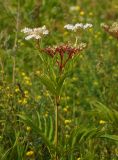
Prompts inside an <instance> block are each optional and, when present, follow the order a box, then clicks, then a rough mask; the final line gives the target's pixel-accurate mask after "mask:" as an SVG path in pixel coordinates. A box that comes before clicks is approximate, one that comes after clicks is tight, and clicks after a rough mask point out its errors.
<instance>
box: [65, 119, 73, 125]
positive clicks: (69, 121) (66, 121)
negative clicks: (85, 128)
mask: <svg viewBox="0 0 118 160" xmlns="http://www.w3.org/2000/svg"><path fill="white" fill-rule="evenodd" d="M71 122H72V121H71V120H69V119H66V120H65V121H64V123H65V125H67V124H70V123H71Z"/></svg>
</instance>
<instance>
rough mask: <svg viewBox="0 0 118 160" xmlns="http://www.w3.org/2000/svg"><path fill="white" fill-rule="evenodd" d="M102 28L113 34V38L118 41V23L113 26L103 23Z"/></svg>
mask: <svg viewBox="0 0 118 160" xmlns="http://www.w3.org/2000/svg"><path fill="white" fill-rule="evenodd" d="M101 27H102V28H104V30H105V31H106V32H108V33H109V34H111V35H112V36H113V37H115V38H117V39H118V22H114V23H113V24H112V25H111V26H110V25H107V24H104V23H102V24H101Z"/></svg>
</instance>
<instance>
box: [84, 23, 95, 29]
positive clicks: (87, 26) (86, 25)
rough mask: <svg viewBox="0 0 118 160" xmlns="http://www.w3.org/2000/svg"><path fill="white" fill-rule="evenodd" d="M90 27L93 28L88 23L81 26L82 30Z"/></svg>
mask: <svg viewBox="0 0 118 160" xmlns="http://www.w3.org/2000/svg"><path fill="white" fill-rule="evenodd" d="M91 27H93V25H92V24H90V23H86V24H85V25H84V26H83V28H84V29H86V28H91Z"/></svg>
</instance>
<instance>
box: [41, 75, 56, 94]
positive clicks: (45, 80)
mask: <svg viewBox="0 0 118 160" xmlns="http://www.w3.org/2000/svg"><path fill="white" fill-rule="evenodd" d="M39 78H40V81H41V82H42V84H43V85H44V86H45V87H46V88H47V89H48V90H49V91H50V92H51V93H52V94H53V95H55V94H56V86H55V83H54V82H53V81H52V80H51V79H50V78H49V77H48V76H47V75H41V76H40V77H39Z"/></svg>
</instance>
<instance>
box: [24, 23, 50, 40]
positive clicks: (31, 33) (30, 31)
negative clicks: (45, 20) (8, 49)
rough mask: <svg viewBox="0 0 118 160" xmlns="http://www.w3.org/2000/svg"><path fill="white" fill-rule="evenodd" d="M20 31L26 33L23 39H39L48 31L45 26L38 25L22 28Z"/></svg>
mask: <svg viewBox="0 0 118 160" xmlns="http://www.w3.org/2000/svg"><path fill="white" fill-rule="evenodd" d="M21 32H23V33H25V34H26V37H25V39H26V40H29V39H37V40H38V39H41V38H42V37H43V36H44V35H47V34H48V33H49V31H48V30H47V29H46V26H43V27H39V28H27V27H26V28H24V29H22V30H21Z"/></svg>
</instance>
